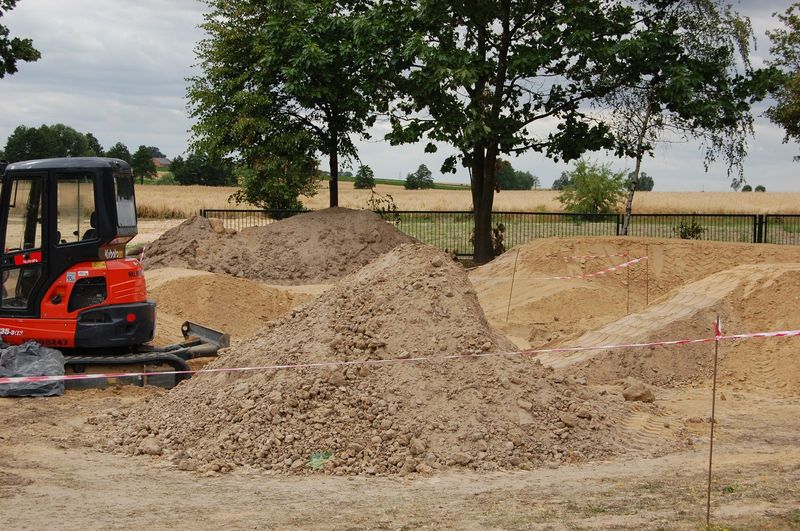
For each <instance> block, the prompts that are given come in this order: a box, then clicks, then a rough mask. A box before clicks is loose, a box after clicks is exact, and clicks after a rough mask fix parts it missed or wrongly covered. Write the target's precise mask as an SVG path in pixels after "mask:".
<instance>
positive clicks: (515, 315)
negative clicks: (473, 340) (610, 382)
mask: <svg viewBox="0 0 800 531" xmlns="http://www.w3.org/2000/svg"><path fill="white" fill-rule="evenodd" d="M518 251H519V257H517V252H518ZM624 252H628V253H629V256H630V257H631V258H632V257H639V256H644V255H648V256H649V260H647V261H646V262H644V263H640V264H636V265H634V266H632V267H630V268H629V269H621V270H619V271H617V272H614V273H610V274H607V275H604V276H599V277H596V278H593V279H585V280H583V279H574V280H548V279H545V277H548V276H557V275H581V274H585V273H592V272H595V271H599V270H602V269H605V268H607V267H609V266H612V265H616V264H620V263H622V262H625V261H626V260H627V258H625V257H621V256H617V255H619V254H621V253H624ZM575 256H597V258H583V259H569V258H567V257H575ZM515 261H516V262H517V264H516V269H517V272H516V276H515V279H514V289H513V293H512V291H511V277H512V272H513V270H514V263H515ZM796 262H800V248H797V247H796V246H791V245H785V246H780V245H765V244H748V243H725V242H708V241H690V240H677V239H655V238H606V237H598V238H586V237H579V238H546V239H540V240H534V241H532V242H530V243H527V244H525V245H522V246H519V247H518V248H515V249H512V250H511V251H509V252H507V253H506V254H504V255H503V256H501V257H498V258H497V259H496V260H495V261H493V262H491V263H489V264H487V265H485V266H482V267H480V268H478V269H476V270H474V271H472V272H471V273H470V280H471V281H472V283H473V284H474V285H475V288H476V290H477V292H478V297H479V298H480V301H481V304H482V306H483V307H484V310H485V311H486V315H487V318H488V319H489V321H490V322H491V323H492V325H494V326H495V327H497V328H498V329H500V330H501V331H503V332H505V333H506V335H507V336H508V337H511V338H513V340H514V341H515V342H516V343H517V344H518V345H519V346H520V347H528V346H531V347H542V346H549V345H555V344H571V343H572V341H573V340H575V339H577V338H578V337H580V336H581V335H582V334H583V333H585V332H587V331H590V330H595V329H598V328H600V327H602V326H604V325H606V324H608V323H612V322H614V321H616V320H617V319H619V318H620V317H623V316H625V315H626V314H627V313H628V311H630V313H636V312H638V311H641V310H643V309H645V308H646V307H647V306H648V305H652V304H654V303H657V302H658V301H660V300H662V299H664V298H666V297H670V296H672V294H674V292H675V290H677V289H679V288H681V287H682V286H685V285H687V284H689V283H692V282H695V281H698V280H701V279H703V278H705V277H707V276H708V275H712V274H714V273H717V272H720V271H723V270H726V269H730V268H733V267H736V266H739V265H742V264H763V263H796ZM629 284H630V289H629ZM629 293H630V296H629V295H628V294H629ZM509 294H511V306H510V312H509V311H508V310H509ZM507 312H508V313H507ZM507 315H508V320H506V317H507Z"/></svg>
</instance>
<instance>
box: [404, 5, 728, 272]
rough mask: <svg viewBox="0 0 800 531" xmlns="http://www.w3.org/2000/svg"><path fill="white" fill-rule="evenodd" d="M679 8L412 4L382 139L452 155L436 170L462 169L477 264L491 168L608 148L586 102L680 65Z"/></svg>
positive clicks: (487, 233)
mask: <svg viewBox="0 0 800 531" xmlns="http://www.w3.org/2000/svg"><path fill="white" fill-rule="evenodd" d="M677 1H678V0H639V1H634V2H630V1H627V0H584V1H581V2H576V1H572V0H556V1H544V0H470V1H467V2H449V1H446V0H420V1H419V2H417V3H415V5H414V6H412V7H409V12H408V13H407V14H406V16H405V19H404V20H408V21H409V22H408V23H407V24H408V26H409V27H410V33H411V34H410V35H409V37H408V38H407V39H406V45H405V47H404V49H403V53H405V54H407V55H411V56H413V57H414V58H415V59H416V63H415V65H414V67H413V68H410V69H407V70H406V71H405V72H404V74H405V75H404V76H403V77H404V79H403V80H402V83H401V84H400V87H401V88H402V89H403V90H404V92H405V94H404V96H403V98H402V100H401V102H400V103H399V104H398V106H397V108H398V111H399V113H398V114H399V116H395V118H394V119H393V122H392V125H393V131H392V133H391V134H390V135H389V138H390V140H391V141H393V142H398V143H399V142H412V141H417V140H420V139H421V138H423V137H427V138H428V139H431V140H435V141H442V142H447V143H449V144H451V145H453V146H455V147H456V149H457V150H458V153H459V154H458V155H457V156H455V157H449V158H448V159H447V160H446V161H445V164H444V166H443V168H442V169H443V170H444V171H447V170H454V168H455V165H456V162H457V161H458V159H460V160H461V163H462V164H463V165H465V166H466V167H467V168H468V169H469V171H470V178H471V184H472V202H473V209H474V212H475V240H474V243H475V260H476V261H478V262H485V261H487V260H490V259H491V258H492V256H493V248H492V241H491V212H492V205H493V201H494V193H495V180H496V176H495V171H496V162H497V158H498V157H499V156H500V155H501V154H508V155H512V154H519V153H523V152H525V151H528V150H533V151H538V152H543V153H545V154H546V155H548V156H549V157H551V158H553V159H556V160H558V159H563V160H572V159H576V158H578V157H579V156H580V155H581V154H582V153H584V152H586V151H593V150H598V149H611V148H613V147H614V146H615V143H614V136H613V134H612V132H611V128H610V126H609V125H608V124H607V123H606V122H605V120H604V119H602V118H599V119H598V118H597V117H596V116H590V115H589V113H588V112H587V104H588V103H589V102H591V101H593V100H596V99H598V98H602V97H604V96H606V95H608V94H610V93H611V92H613V91H614V90H616V89H617V88H618V87H620V86H626V85H632V84H635V83H636V82H637V81H638V80H640V79H642V78H644V77H647V76H662V75H665V73H669V72H671V67H673V66H675V65H680V64H681V63H683V62H685V59H686V54H685V53H684V49H683V44H682V43H681V40H680V39H679V38H677V37H676V35H677V34H679V33H680V32H682V31H686V29H685V28H682V26H681V21H680V19H678V18H676V17H675V16H674V14H673V13H672V12H671V7H672V6H673V5H674V4H676V3H677ZM697 71H698V72H699V73H702V72H703V65H702V64H698V65H697ZM678 73H679V72H675V75H677V74H678ZM708 82H713V80H711V79H709V80H708ZM543 120H548V121H549V122H551V123H554V124H555V126H554V128H553V129H552V131H551V132H550V133H549V134H546V135H542V134H541V133H540V131H541V129H539V132H537V130H536V129H535V128H534V125H535V124H537V122H541V121H543ZM428 150H430V151H433V150H435V146H434V145H433V144H429V146H428Z"/></svg>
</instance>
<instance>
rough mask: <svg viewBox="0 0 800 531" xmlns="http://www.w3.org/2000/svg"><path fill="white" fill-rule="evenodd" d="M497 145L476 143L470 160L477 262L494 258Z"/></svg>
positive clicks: (475, 258) (484, 261)
mask: <svg viewBox="0 0 800 531" xmlns="http://www.w3.org/2000/svg"><path fill="white" fill-rule="evenodd" d="M496 162H497V146H496V145H492V146H488V147H487V148H485V151H484V146H482V145H476V146H475V149H473V160H472V180H473V182H472V207H473V210H474V214H475V234H474V238H473V245H474V247H475V251H474V254H473V259H474V260H475V262H477V263H479V264H484V263H486V262H489V261H490V260H491V259H492V258H494V246H493V245H492V207H493V205H494V183H495V164H496Z"/></svg>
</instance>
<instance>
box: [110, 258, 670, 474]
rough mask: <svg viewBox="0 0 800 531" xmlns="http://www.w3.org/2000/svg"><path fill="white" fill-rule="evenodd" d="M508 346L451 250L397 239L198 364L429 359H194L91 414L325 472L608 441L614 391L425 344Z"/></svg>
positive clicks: (421, 467) (192, 465) (179, 452)
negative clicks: (121, 403)
mask: <svg viewBox="0 0 800 531" xmlns="http://www.w3.org/2000/svg"><path fill="white" fill-rule="evenodd" d="M511 348H512V345H511V344H510V343H509V342H508V341H507V340H505V339H503V338H502V337H501V336H498V335H496V334H495V333H494V332H493V331H492V329H491V328H490V326H489V325H488V323H487V321H486V319H485V318H484V315H483V312H482V310H481V308H480V306H479V304H478V300H477V297H476V295H475V291H474V289H473V288H472V286H471V284H470V282H469V280H468V279H467V276H466V274H465V273H464V271H463V269H462V268H461V266H460V265H458V264H455V263H453V262H452V261H451V260H449V259H448V257H447V256H446V255H445V254H443V253H441V252H439V251H437V250H435V249H433V248H431V247H428V246H423V245H419V244H412V245H403V246H400V247H398V248H396V249H394V250H393V251H391V252H390V253H387V254H385V255H383V256H381V257H379V258H378V259H376V260H375V261H373V262H372V263H370V264H369V265H368V266H366V267H364V268H363V269H361V270H359V271H358V272H356V273H354V274H353V275H350V276H348V277H346V278H345V279H343V280H342V281H341V282H340V283H339V284H338V285H337V286H336V287H334V288H333V289H332V290H330V291H328V292H326V293H324V294H322V295H321V296H320V297H318V298H316V299H314V300H312V301H310V302H308V303H306V304H305V305H303V306H300V307H298V308H296V309H295V310H293V311H292V312H291V313H290V314H288V315H286V316H285V317H283V318H281V319H279V320H277V321H273V322H272V323H270V324H268V325H267V326H266V327H265V329H264V330H263V331H262V332H260V333H259V334H258V335H256V336H254V337H253V338H251V339H249V340H247V341H245V342H243V343H242V344H240V345H238V346H236V347H233V348H231V349H229V350H228V351H227V352H225V353H224V354H223V355H222V356H221V357H220V358H219V359H218V360H217V361H215V362H214V363H213V364H212V365H211V366H216V367H236V366H251V365H267V364H290V363H302V362H319V361H332V360H338V361H347V360H368V359H369V360H379V359H389V358H401V359H407V358H413V357H417V356H432V357H434V360H432V361H426V362H412V361H409V362H406V363H403V362H401V363H392V364H390V365H389V364H387V365H371V366H364V365H361V366H348V367H344V368H342V367H338V368H330V369H304V370H281V371H274V372H251V373H239V374H214V375H208V374H206V375H198V376H196V377H194V378H192V379H191V380H190V381H188V382H185V383H183V384H181V385H180V386H179V387H177V388H175V389H174V390H172V391H171V392H169V393H167V394H165V395H163V396H159V397H154V398H153V399H152V400H151V401H149V402H148V403H144V404H140V405H139V406H138V407H136V408H134V409H133V410H130V411H127V412H122V413H120V412H114V413H113V415H112V416H107V417H105V418H103V419H99V420H98V422H99V423H101V424H105V425H106V426H107V428H106V433H107V435H108V441H109V445H110V447H111V448H113V449H116V450H118V451H122V452H125V453H128V454H150V455H160V456H162V457H163V458H167V459H170V460H171V461H172V462H173V463H175V464H176V465H177V466H179V467H180V468H183V469H187V470H198V471H215V472H216V471H225V470H229V469H230V468H232V467H234V466H237V465H249V466H253V467H257V468H262V469H267V470H273V471H278V472H292V473H302V472H310V471H311V467H310V463H313V462H314V461H313V460H312V458H313V459H318V460H323V461H324V457H325V456H327V455H330V458H329V459H328V460H327V461H325V462H324V465H321V466H322V468H323V469H324V471H325V472H327V473H334V474H362V473H366V474H373V473H374V474H405V473H411V472H423V473H425V472H430V471H432V470H436V469H441V468H445V467H450V466H463V467H468V468H473V469H478V470H493V469H509V468H523V469H526V468H531V467H535V466H539V465H542V464H545V463H551V462H571V461H581V460H584V459H590V458H599V457H604V456H607V455H610V454H612V453H615V452H618V451H621V449H622V447H623V446H624V435H621V434H620V430H619V428H618V425H619V419H620V418H622V417H623V416H624V415H625V414H626V412H627V411H628V409H627V407H628V406H627V405H626V403H624V402H623V399H622V397H621V396H619V395H615V394H611V393H609V394H598V393H597V392H594V391H593V390H591V389H589V388H587V387H586V385H585V381H581V380H575V379H572V378H569V377H563V376H558V375H555V374H554V372H553V371H552V370H551V369H548V368H545V367H543V366H542V365H541V364H540V363H539V362H538V361H536V360H531V359H527V358H521V357H517V356H496V357H494V356H492V357H489V356H487V357H472V356H470V357H466V358H465V359H461V360H455V361H446V360H443V359H436V358H441V357H442V356H444V355H449V354H475V353H484V352H505V351H507V350H509V349H511ZM639 407H640V408H657V407H658V406H654V405H652V404H646V405H645V404H642V405H640V406H639ZM119 417H124V418H119ZM326 452H329V453H330V454H328V453H326ZM310 460H312V461H310Z"/></svg>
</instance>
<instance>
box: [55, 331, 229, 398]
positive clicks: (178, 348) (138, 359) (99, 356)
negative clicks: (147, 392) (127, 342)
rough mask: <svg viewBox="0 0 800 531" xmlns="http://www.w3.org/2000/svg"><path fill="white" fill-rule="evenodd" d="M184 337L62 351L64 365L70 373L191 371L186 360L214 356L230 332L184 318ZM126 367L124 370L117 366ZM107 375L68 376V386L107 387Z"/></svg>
mask: <svg viewBox="0 0 800 531" xmlns="http://www.w3.org/2000/svg"><path fill="white" fill-rule="evenodd" d="M181 331H182V333H183V337H184V341H183V342H181V343H176V344H173V345H168V346H164V347H156V346H153V345H150V344H144V345H139V346H138V347H137V348H136V350H134V351H131V352H127V353H125V352H119V353H117V352H103V351H100V352H96V353H91V354H86V353H84V354H82V353H80V352H69V353H66V352H65V353H64V359H65V363H64V368H65V370H66V371H67V372H70V373H73V374H82V373H87V372H91V373H95V374H97V373H124V372H132V373H133V372H161V371H159V370H158V367H165V366H166V367H169V369H168V371H178V372H183V371H190V370H191V367H190V366H189V363H188V360H190V359H194V358H203V357H213V356H216V355H217V352H218V350H219V349H220V348H225V347H227V346H229V345H230V336H229V335H228V334H224V333H222V332H218V331H216V330H214V329H211V328H208V327H205V326H202V325H199V324H197V323H192V322H191V321H186V322H185V323H183V325H182V326H181ZM122 367H125V368H126V370H120V368H122ZM189 376H191V375H190V374H189V373H188V372H187V373H185V374H164V375H159V374H155V375H150V376H120V377H116V378H114V382H113V383H125V384H132V385H140V386H142V385H157V386H159V387H174V386H176V385H178V384H179V383H180V382H181V381H183V380H185V379H187V378H189ZM108 380H110V379H109V378H93V379H87V380H68V381H67V382H66V387H67V388H68V389H87V388H97V387H106V386H107V385H108V384H109V383H110V382H109V381H108Z"/></svg>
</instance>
